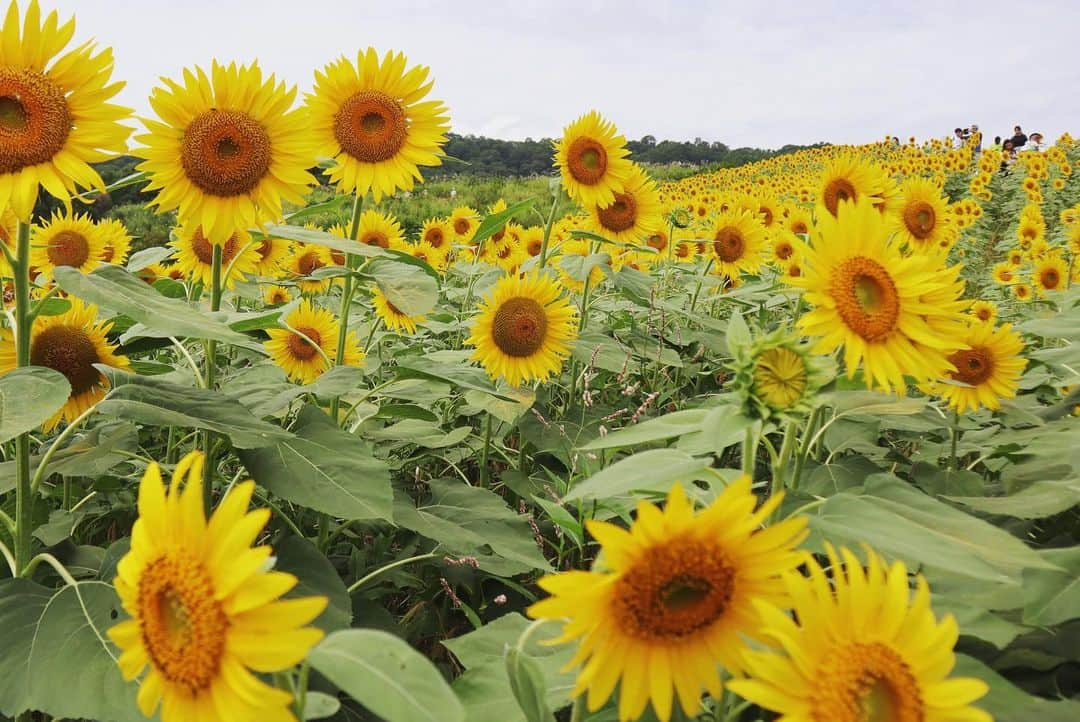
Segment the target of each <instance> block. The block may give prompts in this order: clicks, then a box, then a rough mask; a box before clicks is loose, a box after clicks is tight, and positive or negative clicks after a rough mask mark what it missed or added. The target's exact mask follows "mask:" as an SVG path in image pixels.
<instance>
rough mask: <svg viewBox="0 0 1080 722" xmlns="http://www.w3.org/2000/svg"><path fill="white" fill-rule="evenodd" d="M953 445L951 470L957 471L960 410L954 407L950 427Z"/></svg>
mask: <svg viewBox="0 0 1080 722" xmlns="http://www.w3.org/2000/svg"><path fill="white" fill-rule="evenodd" d="M949 436H950V437H951V442H952V443H951V446H952V450H951V451H950V453H949V471H954V472H955V471H956V469H957V458H956V445H957V442H959V441H960V412H959V411H958V410H956V409H953V417H952V428H951V429H950V434H949Z"/></svg>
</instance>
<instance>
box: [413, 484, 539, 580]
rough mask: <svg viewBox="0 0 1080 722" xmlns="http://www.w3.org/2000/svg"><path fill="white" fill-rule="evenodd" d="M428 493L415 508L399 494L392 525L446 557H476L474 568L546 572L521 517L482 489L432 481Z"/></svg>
mask: <svg viewBox="0 0 1080 722" xmlns="http://www.w3.org/2000/svg"><path fill="white" fill-rule="evenodd" d="M430 488H431V495H430V497H429V498H427V499H425V500H422V501H421V502H420V503H419V505H417V504H415V503H414V502H413V500H412V499H411V498H410V497H409V496H408V495H407V494H401V493H399V494H398V495H397V498H396V500H395V504H394V521H395V522H396V523H397V524H398V525H400V526H402V527H405V528H406V529H411V530H412V531H415V532H416V533H418V534H421V535H423V536H425V537H427V538H428V539H433V540H434V541H436V542H438V543H439V546H440V548H441V550H443V551H445V552H446V553H448V554H451V555H455V554H460V555H470V556H474V557H476V558H477V560H478V561H479V563H480V568H481V569H485V570H487V571H490V572H492V573H493V574H498V575H500V576H511V575H513V574H519V573H521V572H525V571H529V570H532V569H543V570H547V569H550V566H549V565H548V562H547V560H546V559H544V557H543V555H542V554H540V550H539V549H537V547H536V542H535V541H534V540H533V535H532V530H531V529H530V528H529V523H528V521H527V520H526V519H525V517H523V516H521V515H520V514H516V513H515V512H514V511H513V510H511V509H510V508H509V507H507V506H506V502H505V501H503V499H502V497H501V496H499V495H498V494H495V493H494V492H491V491H488V490H487V489H481V488H479V487H475V486H467V485H466V484H463V483H461V482H456V481H447V480H445V479H433V480H432V481H431V482H430Z"/></svg>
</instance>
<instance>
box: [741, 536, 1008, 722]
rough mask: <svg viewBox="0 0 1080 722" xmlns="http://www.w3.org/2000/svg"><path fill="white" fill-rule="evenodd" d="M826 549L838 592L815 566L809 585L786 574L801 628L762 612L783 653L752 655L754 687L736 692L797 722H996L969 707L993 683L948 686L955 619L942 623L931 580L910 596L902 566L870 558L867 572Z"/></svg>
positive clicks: (958, 681)
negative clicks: (934, 605)
mask: <svg viewBox="0 0 1080 722" xmlns="http://www.w3.org/2000/svg"><path fill="white" fill-rule="evenodd" d="M827 550H828V556H829V560H830V562H831V564H830V566H831V568H832V570H833V572H832V581H833V583H832V585H830V584H829V577H828V576H827V575H826V573H825V572H824V571H823V570H822V568H821V566H820V565H819V564H818V563H817V561H815V560H814V559H813V558H810V557H808V558H807V560H806V565H807V567H808V569H809V578H807V577H804V576H802V575H799V574H791V573H788V574H785V575H784V582H785V585H786V587H787V590H788V592H789V594H790V598H791V599H792V600H793V601H794V604H795V615H796V619H795V620H793V619H792V618H791V617H789V616H788V615H787V614H785V613H784V612H782V611H781V610H780V609H778V608H775V607H774V606H771V605H762V606H761V613H762V615H763V617H764V620H765V636H767V637H768V638H770V640H771V641H773V642H774V643H775V644H776V645H777V648H778V649H779V650H781V651H779V652H770V651H753V652H747V653H746V655H745V659H746V666H747V668H748V672H749V678H748V679H737V680H732V681H731V682H729V683H728V688H729V689H730V690H732V691H733V692H735V693H736V694H738V695H740V696H742V697H745V698H746V699H748V700H750V701H751V702H753V703H755V704H757V705H760V706H761V707H764V708H765V709H768V710H772V711H774V712H776V713H778V714H780V715H781V717H780V719H783V720H787V721H789V722H854V721H855V720H891V721H895V722H909V721H910V722H914V721H915V720H918V721H919V722H992V717H991V716H990V715H989V714H987V713H986V712H984V711H983V710H981V709H978V708H976V707H971V706H970V705H971V703H972V702H974V701H975V700H977V699H979V698H980V697H982V696H983V695H984V694H986V692H987V686H986V684H985V683H984V682H982V681H981V680H976V679H969V678H949V673H950V672H951V671H952V669H953V666H954V664H955V662H956V658H955V656H954V654H953V646H954V645H955V644H956V638H957V635H958V630H957V626H956V620H955V619H954V618H953V616H952V615H951V614H950V615H946V616H945V617H943V618H942V619H940V620H939V619H938V618H937V617H936V616H935V615H934V612H933V610H932V609H931V608H930V589H929V587H928V586H927V584H926V580H925V579H923V577H922V576H921V575H919V576H917V577H916V578H915V592H914V595H912V593H911V591H910V589H909V587H908V576H907V569H906V568H905V567H904V564H903V562H900V561H897V562H893V564H892V565H891V566H889V567H888V568H886V566H885V563H884V562H883V561H882V559H881V558H880V557H879V556H878V555H877V554H876V553H874V552H873V551H871V550H869V549H868V550H867V556H868V557H869V559H868V562H867V563H868V566H867V568H866V569H865V570H864V569H863V566H862V564H860V563H859V560H858V559H857V558H856V557H855V555H854V554H852V553H851V552H849V551H848V550H846V549H841V550H840V553H839V554H837V553H836V552H835V551H834V550H833V548H832V547H831V546H827ZM796 620H797V621H796Z"/></svg>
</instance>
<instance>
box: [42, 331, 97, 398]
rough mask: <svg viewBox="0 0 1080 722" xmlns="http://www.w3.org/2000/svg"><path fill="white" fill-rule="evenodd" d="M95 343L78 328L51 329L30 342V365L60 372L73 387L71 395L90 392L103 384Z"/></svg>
mask: <svg viewBox="0 0 1080 722" xmlns="http://www.w3.org/2000/svg"><path fill="white" fill-rule="evenodd" d="M100 361H101V358H100V357H99V356H98V352H97V347H95V346H94V341H93V340H92V339H91V338H90V336H89V335H88V334H87V333H86V331H84V330H83V329H81V328H78V327H76V326H49V327H48V328H46V329H44V330H43V331H42V332H41V333H39V334H37V335H36V336H34V339H33V340H32V341H31V342H30V365H31V366H45V367H46V368H50V369H52V370H53V371H59V372H60V373H62V374H63V375H64V378H66V379H67V380H68V383H69V384H71V395H72V396H78V395H79V394H81V393H83V392H84V391H89V390H90V389H92V388H94V387H95V386H97V385H98V383H100V381H101V374H100V373H99V372H98V370H97V369H96V368H94V364H96V363H99V362H100Z"/></svg>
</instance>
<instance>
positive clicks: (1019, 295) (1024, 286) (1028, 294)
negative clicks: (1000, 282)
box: [1012, 283, 1034, 302]
mask: <svg viewBox="0 0 1080 722" xmlns="http://www.w3.org/2000/svg"><path fill="white" fill-rule="evenodd" d="M1012 292H1013V296H1015V297H1016V300H1017V301H1023V302H1027V301H1030V300H1031V299H1032V298H1034V292H1033V291H1032V290H1031V284H1029V283H1016V284H1013V287H1012Z"/></svg>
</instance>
